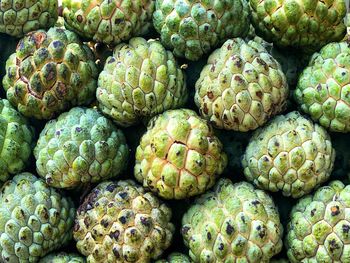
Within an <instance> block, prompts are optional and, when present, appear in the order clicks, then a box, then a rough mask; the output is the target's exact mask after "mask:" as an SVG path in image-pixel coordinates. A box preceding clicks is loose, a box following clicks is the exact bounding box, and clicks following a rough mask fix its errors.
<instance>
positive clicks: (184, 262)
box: [155, 252, 191, 263]
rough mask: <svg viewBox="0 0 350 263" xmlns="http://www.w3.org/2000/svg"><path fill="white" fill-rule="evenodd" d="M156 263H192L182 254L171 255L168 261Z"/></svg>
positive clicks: (157, 262)
mask: <svg viewBox="0 0 350 263" xmlns="http://www.w3.org/2000/svg"><path fill="white" fill-rule="evenodd" d="M155 263H191V261H190V258H189V257H188V256H187V255H184V254H182V253H178V252H174V253H171V254H170V255H169V256H168V257H167V259H160V260H157V261H156V262H155Z"/></svg>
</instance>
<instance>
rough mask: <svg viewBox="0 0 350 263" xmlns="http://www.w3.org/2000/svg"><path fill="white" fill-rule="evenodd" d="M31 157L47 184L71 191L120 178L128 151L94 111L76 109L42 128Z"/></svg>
mask: <svg viewBox="0 0 350 263" xmlns="http://www.w3.org/2000/svg"><path fill="white" fill-rule="evenodd" d="M34 155H35V158H36V168H37V172H38V174H39V175H40V176H41V177H43V178H45V180H46V183H47V184H49V185H51V186H54V187H58V188H74V187H78V186H80V185H81V184H87V183H96V182H100V181H103V180H106V179H109V178H112V177H116V176H118V175H120V174H121V173H122V172H124V170H125V167H126V165H127V161H128V157H129V149H128V146H127V144H126V139H125V136H124V134H123V132H122V131H121V130H119V129H118V128H117V127H116V126H115V125H114V124H113V122H112V121H110V120H109V119H107V118H106V117H104V116H103V115H102V114H100V113H99V112H98V111H97V109H89V108H78V107H77V108H73V109H71V110H70V111H69V112H66V113H63V114H61V115H60V116H59V117H58V118H57V119H55V120H51V121H49V122H48V123H47V124H46V125H45V128H44V130H43V131H42V132H41V134H40V137H39V140H38V143H37V145H36V147H35V149H34Z"/></svg>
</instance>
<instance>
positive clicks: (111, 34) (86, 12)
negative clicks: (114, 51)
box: [62, 0, 155, 45]
mask: <svg viewBox="0 0 350 263" xmlns="http://www.w3.org/2000/svg"><path fill="white" fill-rule="evenodd" d="M62 6H63V17H64V19H65V22H66V23H65V26H66V27H67V28H68V29H70V30H72V31H74V32H76V33H77V34H79V35H80V36H83V37H85V38H89V39H91V40H94V41H96V42H103V43H105V44H112V45H116V44H119V43H120V42H122V41H126V40H129V39H130V38H131V37H134V36H141V35H145V34H146V33H148V31H149V30H150V28H151V26H152V23H151V22H152V14H153V11H154V6H155V3H154V0H112V1H111V0H98V1H96V0H63V3H62Z"/></svg>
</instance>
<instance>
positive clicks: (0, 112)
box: [0, 99, 34, 184]
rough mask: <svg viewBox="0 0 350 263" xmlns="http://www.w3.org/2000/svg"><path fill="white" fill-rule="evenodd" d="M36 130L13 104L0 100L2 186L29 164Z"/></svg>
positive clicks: (0, 169) (0, 177)
mask: <svg viewBox="0 0 350 263" xmlns="http://www.w3.org/2000/svg"><path fill="white" fill-rule="evenodd" d="M33 143H34V129H33V127H32V126H30V125H29V123H28V121H27V120H26V119H25V118H24V117H23V116H22V115H21V114H19V113H18V112H17V111H16V110H15V109H14V108H13V107H12V106H11V104H10V103H9V102H8V101H7V100H5V99H0V184H1V183H2V182H5V181H6V180H7V179H8V178H9V176H10V175H13V174H17V173H20V172H22V171H23V170H24V168H25V167H26V166H27V165H28V164H29V159H30V157H31V155H32V149H33V146H34V145H33Z"/></svg>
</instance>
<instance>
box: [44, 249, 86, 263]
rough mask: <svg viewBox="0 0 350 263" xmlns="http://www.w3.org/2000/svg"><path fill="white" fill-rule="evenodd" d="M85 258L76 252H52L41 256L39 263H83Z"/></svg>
mask: <svg viewBox="0 0 350 263" xmlns="http://www.w3.org/2000/svg"><path fill="white" fill-rule="evenodd" d="M85 262H86V259H85V258H84V257H82V256H80V255H77V254H72V253H71V254H68V253H64V252H60V253H52V254H49V255H47V256H46V257H44V258H42V259H41V260H40V261H39V263H85Z"/></svg>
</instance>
